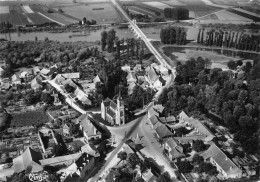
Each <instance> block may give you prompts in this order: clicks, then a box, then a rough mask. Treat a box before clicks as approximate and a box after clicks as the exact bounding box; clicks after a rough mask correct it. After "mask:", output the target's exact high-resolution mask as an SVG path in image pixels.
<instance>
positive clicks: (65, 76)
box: [60, 72, 80, 79]
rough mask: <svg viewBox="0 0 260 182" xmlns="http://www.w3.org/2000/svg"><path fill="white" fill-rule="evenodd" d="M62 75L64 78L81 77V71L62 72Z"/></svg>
mask: <svg viewBox="0 0 260 182" xmlns="http://www.w3.org/2000/svg"><path fill="white" fill-rule="evenodd" d="M60 75H62V76H63V77H64V78H67V79H79V78H80V74H79V72H77V73H63V74H60Z"/></svg>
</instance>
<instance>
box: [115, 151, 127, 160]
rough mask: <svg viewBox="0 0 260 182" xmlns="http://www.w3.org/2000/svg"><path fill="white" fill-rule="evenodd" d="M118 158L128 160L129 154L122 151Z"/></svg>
mask: <svg viewBox="0 0 260 182" xmlns="http://www.w3.org/2000/svg"><path fill="white" fill-rule="evenodd" d="M117 157H118V158H119V159H121V160H126V159H127V153H126V152H124V151H121V152H119V153H118V154H117Z"/></svg>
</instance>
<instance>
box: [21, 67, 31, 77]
mask: <svg viewBox="0 0 260 182" xmlns="http://www.w3.org/2000/svg"><path fill="white" fill-rule="evenodd" d="M29 76H32V70H31V69H26V70H24V71H22V72H21V73H20V78H26V77H29Z"/></svg>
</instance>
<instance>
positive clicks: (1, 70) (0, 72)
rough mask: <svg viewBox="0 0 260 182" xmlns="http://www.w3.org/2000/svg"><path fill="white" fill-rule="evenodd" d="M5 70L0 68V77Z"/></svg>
mask: <svg viewBox="0 0 260 182" xmlns="http://www.w3.org/2000/svg"><path fill="white" fill-rule="evenodd" d="M4 71H5V70H4V69H3V68H2V67H1V66H0V76H1V75H2V74H3V72H4Z"/></svg>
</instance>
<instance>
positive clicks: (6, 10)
mask: <svg viewBox="0 0 260 182" xmlns="http://www.w3.org/2000/svg"><path fill="white" fill-rule="evenodd" d="M6 13H9V6H0V14H6Z"/></svg>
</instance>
